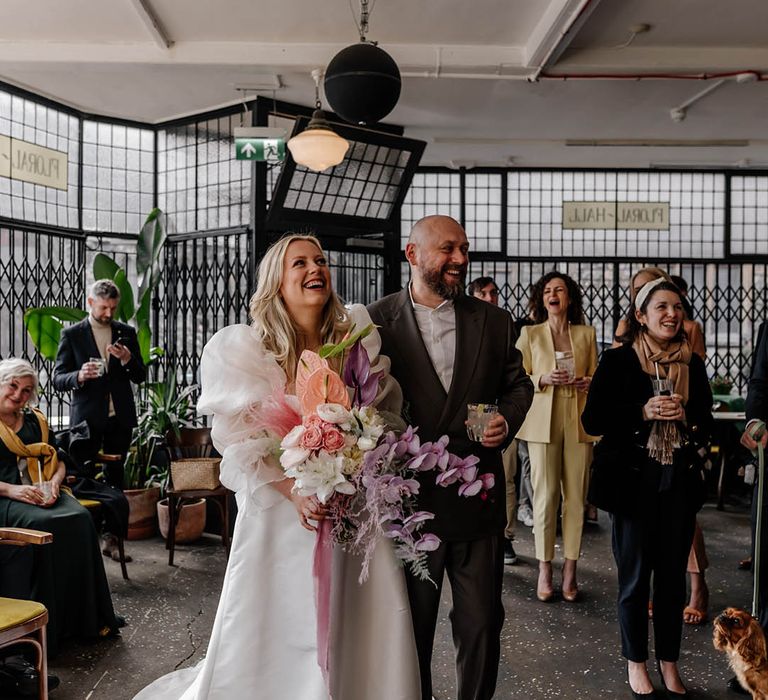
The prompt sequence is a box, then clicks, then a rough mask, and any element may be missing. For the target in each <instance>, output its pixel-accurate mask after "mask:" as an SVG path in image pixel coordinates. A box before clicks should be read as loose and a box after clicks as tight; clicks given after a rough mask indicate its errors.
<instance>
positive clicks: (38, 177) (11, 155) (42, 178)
mask: <svg viewBox="0 0 768 700" xmlns="http://www.w3.org/2000/svg"><path fill="white" fill-rule="evenodd" d="M0 176H2V177H9V178H11V179H13V180H22V181H23V182H31V183H33V184H35V185H44V186H45V187H54V188H56V189H57V190H66V189H67V154H66V153H62V152H61V151H54V150H53V149H51V148H44V147H43V146H38V145H36V144H34V143H28V142H27V141H22V140H21V139H14V138H11V137H9V136H0Z"/></svg>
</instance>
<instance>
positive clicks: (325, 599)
mask: <svg viewBox="0 0 768 700" xmlns="http://www.w3.org/2000/svg"><path fill="white" fill-rule="evenodd" d="M332 558H333V547H332V546H331V521H330V520H329V519H328V518H325V519H323V520H321V521H320V522H319V523H318V527H317V539H316V540H315V555H314V561H313V563H312V576H313V577H314V579H315V609H316V610H317V663H318V664H319V666H320V671H321V672H322V674H323V680H324V681H325V687H326V688H328V695H329V697H330V692H331V687H330V685H329V682H328V678H329V675H330V668H331V649H330V631H331V562H332Z"/></svg>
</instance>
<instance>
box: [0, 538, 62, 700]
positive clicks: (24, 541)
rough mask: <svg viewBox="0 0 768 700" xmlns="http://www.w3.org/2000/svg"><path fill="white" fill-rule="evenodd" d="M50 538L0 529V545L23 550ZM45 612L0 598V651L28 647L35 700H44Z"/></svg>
mask: <svg viewBox="0 0 768 700" xmlns="http://www.w3.org/2000/svg"><path fill="white" fill-rule="evenodd" d="M52 541H53V535H51V534H50V533H49V532H40V531H39V530H26V529H22V528H15V527H13V528H12V527H3V528H0V545H12V546H26V545H28V544H48V543H50V542H52ZM47 624H48V611H47V610H46V609H45V606H44V605H42V604H41V603H36V602H34V601H31V600H18V599H16V598H0V649H4V648H5V647H9V646H12V645H15V644H31V645H32V646H33V647H34V649H35V654H36V657H37V661H36V663H35V670H36V671H37V676H38V697H39V698H40V699H41V700H48V653H47V650H46V640H45V626H46V625H47Z"/></svg>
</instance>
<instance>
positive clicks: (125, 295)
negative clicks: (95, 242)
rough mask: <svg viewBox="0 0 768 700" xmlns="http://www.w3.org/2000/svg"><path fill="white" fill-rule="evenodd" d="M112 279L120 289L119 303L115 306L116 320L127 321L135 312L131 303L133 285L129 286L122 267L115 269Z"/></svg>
mask: <svg viewBox="0 0 768 700" xmlns="http://www.w3.org/2000/svg"><path fill="white" fill-rule="evenodd" d="M113 280H114V283H115V284H116V285H117V288H118V289H119V290H120V304H119V305H118V307H117V318H118V320H120V321H124V322H126V323H127V322H128V321H129V320H130V319H132V318H133V315H134V314H135V313H136V309H135V307H134V303H133V287H131V283H130V282H129V281H128V275H127V274H126V273H125V270H123V268H122V267H119V268H118V269H117V272H115V276H114V277H113Z"/></svg>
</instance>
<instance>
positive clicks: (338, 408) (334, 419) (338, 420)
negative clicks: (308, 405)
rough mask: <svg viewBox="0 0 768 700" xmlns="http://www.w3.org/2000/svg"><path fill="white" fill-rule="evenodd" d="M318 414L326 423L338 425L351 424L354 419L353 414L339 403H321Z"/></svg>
mask: <svg viewBox="0 0 768 700" xmlns="http://www.w3.org/2000/svg"><path fill="white" fill-rule="evenodd" d="M316 411H317V415H318V416H320V418H321V419H322V420H324V421H325V422H326V423H335V424H336V425H340V426H342V425H344V424H346V425H347V426H349V424H350V422H351V421H352V414H351V413H350V412H349V411H348V410H347V409H346V408H344V406H342V405H341V404H338V403H321V404H320V405H319V406H318V407H317V409H316Z"/></svg>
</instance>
